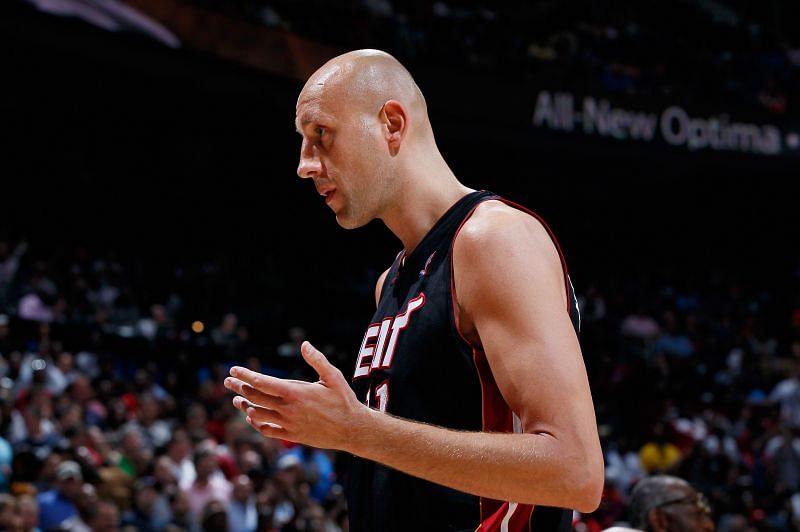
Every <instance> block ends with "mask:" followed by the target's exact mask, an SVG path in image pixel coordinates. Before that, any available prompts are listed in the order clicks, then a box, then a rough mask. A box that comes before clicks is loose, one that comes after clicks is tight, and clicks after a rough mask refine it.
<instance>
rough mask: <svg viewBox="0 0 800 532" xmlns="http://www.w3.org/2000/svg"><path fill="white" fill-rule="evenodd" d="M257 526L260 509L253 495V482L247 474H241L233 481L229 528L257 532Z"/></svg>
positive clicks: (229, 505) (243, 531)
mask: <svg viewBox="0 0 800 532" xmlns="http://www.w3.org/2000/svg"><path fill="white" fill-rule="evenodd" d="M257 528H258V510H256V500H255V497H254V496H253V482H252V481H251V480H250V477H248V476H247V475H239V476H238V477H236V480H234V482H233V493H232V496H231V501H230V503H229V504H228V529H229V530H235V531H236V532H255V531H256V529H257Z"/></svg>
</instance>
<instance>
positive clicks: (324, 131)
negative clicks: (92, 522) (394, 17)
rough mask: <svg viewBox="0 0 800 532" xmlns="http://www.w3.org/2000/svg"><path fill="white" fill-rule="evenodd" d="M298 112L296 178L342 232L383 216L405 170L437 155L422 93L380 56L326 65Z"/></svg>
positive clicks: (370, 53) (351, 56)
mask: <svg viewBox="0 0 800 532" xmlns="http://www.w3.org/2000/svg"><path fill="white" fill-rule="evenodd" d="M296 112H297V116H296V127H297V130H298V132H299V133H300V134H301V135H302V137H303V141H302V146H301V149H300V164H299V165H298V168H297V174H298V175H299V176H300V177H302V178H311V179H313V180H314V186H315V187H316V189H317V191H318V192H319V193H320V194H322V195H324V196H325V202H326V203H327V204H328V205H329V206H330V208H331V209H332V210H333V211H334V213H336V219H337V221H338V222H339V224H340V225H341V226H342V227H345V228H354V227H359V226H361V225H364V224H366V223H367V222H369V221H370V220H373V219H375V218H381V217H383V216H384V215H385V214H386V211H387V209H390V208H391V205H392V200H393V198H395V197H396V195H397V194H398V191H400V190H402V186H403V185H404V183H403V180H404V178H405V177H406V173H407V172H406V171H407V169H408V168H409V163H410V162H412V161H415V162H416V163H417V164H424V159H425V158H426V157H427V156H428V155H429V154H430V153H431V150H435V142H434V139H433V133H432V130H431V126H430V122H429V120H428V113H427V108H426V105H425V98H424V97H423V96H422V92H420V90H419V87H417V85H416V83H415V82H414V79H413V78H412V77H411V75H410V74H409V73H408V71H407V70H406V69H405V68H404V67H403V65H401V64H400V63H399V62H398V61H397V60H396V59H395V58H394V57H392V56H390V55H389V54H387V53H385V52H381V51H379V50H356V51H354V52H349V53H346V54H344V55H340V56H338V57H335V58H333V59H331V60H330V61H328V62H327V63H326V64H325V65H323V66H322V67H321V68H320V69H319V70H317V71H316V72H315V73H314V74H313V75H312V76H311V77H310V78H309V79H308V81H307V82H306V84H305V86H304V87H303V90H302V91H301V93H300V96H299V97H298V99H297V108H296ZM437 153H438V152H437ZM421 159H423V160H421Z"/></svg>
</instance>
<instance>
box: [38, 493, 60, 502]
mask: <svg viewBox="0 0 800 532" xmlns="http://www.w3.org/2000/svg"><path fill="white" fill-rule="evenodd" d="M36 499H37V500H38V501H39V504H52V503H54V502H55V501H57V500H58V491H56V490H48V491H43V492H42V493H40V494H39V495H37V496H36Z"/></svg>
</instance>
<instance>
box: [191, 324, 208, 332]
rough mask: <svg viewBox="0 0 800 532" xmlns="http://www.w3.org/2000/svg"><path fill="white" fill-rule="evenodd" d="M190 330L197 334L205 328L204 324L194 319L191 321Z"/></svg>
mask: <svg viewBox="0 0 800 532" xmlns="http://www.w3.org/2000/svg"><path fill="white" fill-rule="evenodd" d="M192 330H193V331H194V332H196V333H197V334H200V333H201V332H203V331H205V330H206V326H205V325H204V324H203V322H202V321H195V322H193V323H192Z"/></svg>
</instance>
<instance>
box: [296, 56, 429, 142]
mask: <svg viewBox="0 0 800 532" xmlns="http://www.w3.org/2000/svg"><path fill="white" fill-rule="evenodd" d="M323 95H324V97H325V98H326V100H328V101H329V103H330V104H331V105H342V104H346V105H347V106H348V107H349V108H350V109H352V110H357V111H361V112H366V113H378V112H379V111H380V110H381V108H382V107H383V105H384V104H385V103H386V102H388V101H392V100H393V101H396V102H399V103H400V104H401V105H402V106H403V107H404V108H405V109H406V111H407V113H408V115H409V122H410V125H411V126H412V129H418V128H420V127H423V128H425V129H427V128H430V124H429V122H428V112H427V107H426V105H425V98H424V96H423V95H422V91H420V89H419V87H418V86H417V84H416V82H415V81H414V78H412V77H411V74H410V73H409V72H408V70H406V68H405V67H404V66H403V65H402V64H400V62H399V61H398V60H397V59H395V58H394V57H392V56H391V55H389V54H387V53H386V52H382V51H380V50H355V51H352V52H348V53H346V54H342V55H340V56H337V57H334V58H333V59H331V60H330V61H328V62H327V63H325V64H324V65H323V66H322V67H320V68H319V70H317V71H316V72H315V73H314V74H312V75H311V77H310V78H309V79H308V81H307V82H306V84H305V86H304V87H303V90H302V91H301V92H300V96H299V98H298V99H297V104H298V107H299V106H300V104H301V103H303V102H304V101H309V100H314V99H318V98H321V97H323Z"/></svg>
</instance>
